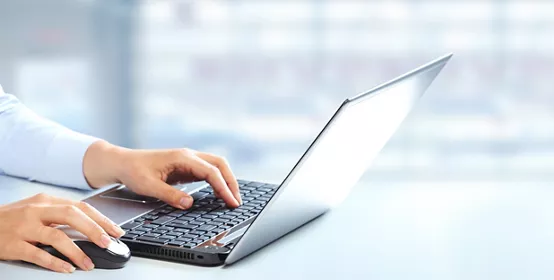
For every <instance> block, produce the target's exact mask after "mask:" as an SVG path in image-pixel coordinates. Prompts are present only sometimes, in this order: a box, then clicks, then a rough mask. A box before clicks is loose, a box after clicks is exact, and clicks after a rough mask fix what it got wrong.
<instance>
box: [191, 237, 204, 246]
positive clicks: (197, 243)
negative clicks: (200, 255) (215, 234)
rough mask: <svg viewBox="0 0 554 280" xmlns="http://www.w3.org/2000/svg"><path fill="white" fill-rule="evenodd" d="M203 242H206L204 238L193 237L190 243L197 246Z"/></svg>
mask: <svg viewBox="0 0 554 280" xmlns="http://www.w3.org/2000/svg"><path fill="white" fill-rule="evenodd" d="M204 242H206V241H205V240H202V239H194V240H193V241H191V242H190V243H194V244H196V246H198V245H200V244H202V243H204Z"/></svg>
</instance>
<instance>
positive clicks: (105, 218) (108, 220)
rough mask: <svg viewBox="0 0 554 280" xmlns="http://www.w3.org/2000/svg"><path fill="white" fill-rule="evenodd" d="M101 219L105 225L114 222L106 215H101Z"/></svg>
mask: <svg viewBox="0 0 554 280" xmlns="http://www.w3.org/2000/svg"><path fill="white" fill-rule="evenodd" d="M101 221H102V223H103V224H105V225H113V224H114V223H113V222H112V220H110V219H109V218H108V217H106V216H102V218H101Z"/></svg>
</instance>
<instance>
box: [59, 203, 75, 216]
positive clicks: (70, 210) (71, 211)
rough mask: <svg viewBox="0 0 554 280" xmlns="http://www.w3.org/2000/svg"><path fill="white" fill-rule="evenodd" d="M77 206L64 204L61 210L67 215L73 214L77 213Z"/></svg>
mask: <svg viewBox="0 0 554 280" xmlns="http://www.w3.org/2000/svg"><path fill="white" fill-rule="evenodd" d="M78 211H79V210H78V208H77V207H75V206H74V205H65V206H64V207H63V212H64V213H65V214H66V215H67V216H74V215H76V214H77V212H78Z"/></svg>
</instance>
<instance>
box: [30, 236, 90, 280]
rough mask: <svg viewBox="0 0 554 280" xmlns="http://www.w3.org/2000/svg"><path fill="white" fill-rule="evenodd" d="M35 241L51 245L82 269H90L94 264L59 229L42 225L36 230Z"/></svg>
mask: <svg viewBox="0 0 554 280" xmlns="http://www.w3.org/2000/svg"><path fill="white" fill-rule="evenodd" d="M35 241H38V242H40V243H41V244H44V245H51V246H52V247H54V248H55V249H56V250H58V252H60V253H61V254H62V255H64V256H66V257H67V258H69V259H70V260H71V261H72V262H73V263H74V264H76V265H78V266H79V268H81V269H82V270H91V269H93V268H94V264H93V263H92V261H91V259H90V258H89V257H88V256H87V255H86V254H85V253H84V252H83V251H82V250H81V249H80V248H79V247H77V245H75V243H74V242H73V241H72V240H71V239H70V238H69V237H68V236H67V235H66V234H65V233H64V232H63V231H61V230H59V229H55V228H51V227H46V226H44V227H42V228H41V229H40V230H38V231H37V232H36V238H35Z"/></svg>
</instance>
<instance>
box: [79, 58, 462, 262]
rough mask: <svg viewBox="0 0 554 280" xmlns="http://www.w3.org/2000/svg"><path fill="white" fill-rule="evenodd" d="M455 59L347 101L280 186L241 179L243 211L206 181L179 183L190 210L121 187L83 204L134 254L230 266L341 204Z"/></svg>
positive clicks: (428, 66)
mask: <svg viewBox="0 0 554 280" xmlns="http://www.w3.org/2000/svg"><path fill="white" fill-rule="evenodd" d="M451 56H452V54H448V55H445V56H443V57H440V58H438V59H436V60H434V61H431V62H429V63H427V64H425V65H423V66H421V67H419V68H417V69H415V70H412V71H410V72H408V73H406V74H404V75H402V76H400V77H397V78H395V79H393V80H391V81H389V82H387V83H384V84H382V85H379V86H377V87H375V88H373V89H372V90H370V91H368V92H366V93H362V94H360V95H357V96H354V97H352V98H348V99H346V100H345V101H344V102H343V103H342V104H341V105H340V107H339V108H338V110H337V111H336V112H335V114H334V115H333V116H332V117H331V119H330V120H329V122H328V123H327V124H326V125H325V127H324V128H323V129H322V131H321V133H320V134H319V135H318V136H317V137H316V139H315V140H314V141H313V143H312V144H311V145H310V147H309V148H308V149H307V150H306V152H305V153H304V155H302V157H301V158H300V160H299V161H298V163H297V164H296V165H295V166H294V167H292V169H291V171H290V173H289V175H288V176H287V177H286V178H284V180H283V181H282V182H281V183H280V184H270V183H264V182H256V181H248V180H239V185H240V188H241V195H242V197H243V202H244V203H243V205H242V206H240V207H239V208H236V209H230V208H227V207H226V206H225V204H224V203H223V201H221V200H220V199H218V198H216V197H215V196H214V194H213V191H212V189H211V187H210V186H209V185H207V184H205V183H200V184H199V183H195V184H188V185H176V186H174V187H176V188H180V189H183V191H186V192H188V193H189V194H191V195H192V196H193V197H194V199H195V203H194V205H193V207H191V208H190V209H187V210H179V209H175V208H172V207H171V206H168V205H167V204H165V203H163V202H162V201H159V200H157V199H154V198H150V197H145V196H140V195H136V194H134V193H132V192H130V191H129V190H128V189H127V188H125V186H122V185H119V186H114V187H112V188H108V189H105V190H102V191H101V192H99V193H96V194H94V195H93V196H91V197H89V198H87V199H86V200H85V201H86V202H88V203H90V204H91V205H93V206H94V207H96V208H97V209H99V210H100V211H101V212H102V213H104V214H105V215H107V216H108V217H109V218H111V219H112V220H114V221H115V222H117V223H118V224H120V225H122V227H123V228H124V229H125V230H126V235H125V236H123V237H122V238H121V240H122V241H123V242H125V243H126V244H127V245H128V246H129V248H130V249H131V252H132V254H133V255H134V256H143V257H150V258H155V259H161V260H168V261H176V262H182V263H189V264H196V265H204V266H218V265H224V264H226V265H229V264H232V263H234V262H237V261H238V260H240V259H242V258H244V257H246V256H248V255H250V254H251V253H252V252H254V251H257V250H259V249H261V248H263V247H264V246H266V245H267V244H269V243H271V242H273V241H274V240H276V239H278V238H280V237H281V236H283V235H285V234H287V233H289V232H291V231H293V230H295V229H296V228H298V227H300V226H302V225H304V224H306V223H307V222H309V221H311V220H313V219H315V218H317V217H318V216H320V215H322V214H324V213H325V212H327V211H328V210H330V209H331V208H333V206H335V205H338V204H339V203H341V202H342V201H343V200H344V199H345V198H346V196H347V195H348V194H349V193H350V190H351V189H352V187H353V186H354V185H356V183H357V182H358V180H359V179H360V178H361V177H362V175H363V174H364V172H365V171H366V170H367V168H368V167H369V165H370V163H371V162H372V160H374V159H375V158H376V157H377V155H378V153H379V152H380V150H381V149H382V148H383V147H384V146H385V144H386V143H387V141H388V140H389V139H390V138H391V137H392V135H393V134H394V133H395V131H396V130H397V128H398V127H399V126H400V124H401V123H402V121H403V120H404V119H405V118H406V116H407V115H408V113H409V112H410V111H411V109H412V107H413V106H414V105H415V103H416V101H418V99H419V98H420V97H421V96H422V95H423V94H424V92H425V91H426V90H427V88H428V87H429V85H430V84H431V83H432V82H433V80H434V79H435V77H436V76H437V75H438V74H439V72H440V71H441V70H442V68H443V67H444V66H445V65H446V63H447V62H448V61H449V60H450V58H451Z"/></svg>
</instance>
